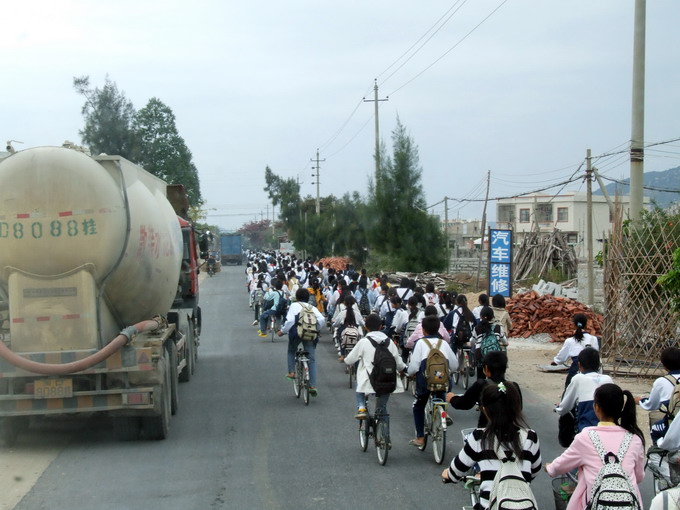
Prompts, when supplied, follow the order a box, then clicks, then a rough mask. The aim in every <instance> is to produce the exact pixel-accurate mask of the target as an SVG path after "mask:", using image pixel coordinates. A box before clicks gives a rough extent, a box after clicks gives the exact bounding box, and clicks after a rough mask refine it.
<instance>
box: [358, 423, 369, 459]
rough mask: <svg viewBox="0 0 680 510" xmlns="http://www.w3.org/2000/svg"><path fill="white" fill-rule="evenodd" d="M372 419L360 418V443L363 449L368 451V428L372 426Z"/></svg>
mask: <svg viewBox="0 0 680 510" xmlns="http://www.w3.org/2000/svg"><path fill="white" fill-rule="evenodd" d="M369 422H370V420H369V419H368V418H366V419H365V420H359V444H360V445H361V450H362V451H364V452H365V451H366V450H367V449H368V428H369V427H370V423H369Z"/></svg>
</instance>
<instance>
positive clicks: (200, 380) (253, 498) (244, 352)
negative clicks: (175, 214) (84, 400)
mask: <svg viewBox="0 0 680 510" xmlns="http://www.w3.org/2000/svg"><path fill="white" fill-rule="evenodd" d="M243 269H244V268H243V266H240V267H226V268H223V270H222V272H220V273H218V274H216V275H215V276H214V277H212V278H206V279H205V280H203V281H202V285H201V298H200V299H201V307H202V310H203V331H202V335H201V345H200V348H199V361H198V365H197V368H196V373H195V375H194V377H193V378H192V380H191V381H190V382H188V383H183V384H180V402H179V411H178V413H177V415H176V416H174V417H173V419H172V422H171V428H170V437H169V438H168V439H166V440H163V441H144V440H140V441H134V442H118V441H116V440H115V439H114V438H113V432H112V428H111V425H110V423H109V421H108V420H107V419H106V418H104V417H91V418H88V419H72V418H71V419H51V420H37V421H36V423H33V424H32V427H31V429H30V430H29V431H28V432H27V433H26V434H23V435H22V436H20V438H19V443H18V445H17V446H16V448H17V449H21V448H26V449H31V448H35V447H36V443H37V441H36V438H38V437H40V438H41V439H42V440H44V438H45V437H54V438H55V440H56V439H57V438H59V439H63V436H64V435H69V438H70V439H69V442H68V445H67V446H66V447H65V448H64V449H63V450H62V451H61V453H60V454H59V455H58V456H57V458H56V459H55V460H54V461H53V462H52V463H51V464H50V465H49V467H48V468H47V469H46V470H45V471H44V473H43V474H42V476H41V477H40V478H39V480H38V482H37V483H36V484H35V485H34V487H33V488H32V490H31V491H30V492H28V493H27V494H26V496H25V497H24V498H23V499H22V501H21V502H20V503H19V504H18V505H17V506H16V507H15V508H16V509H17V510H38V509H49V510H79V509H102V510H104V509H107V510H108V509H116V510H118V509H133V508H134V509H146V510H156V509H159V510H160V509H163V510H175V509H177V510H180V509H181V510H189V509H197V510H207V509H281V510H287V509H291V510H293V509H295V510H301V509H324V508H329V509H330V508H332V509H355V508H357V507H363V508H366V507H369V508H372V509H388V508H389V509H392V510H394V509H401V508H425V507H429V508H439V509H444V508H456V509H459V508H461V507H462V506H463V505H468V504H469V503H468V501H469V500H468V495H467V491H466V490H465V489H464V488H463V487H462V486H461V485H460V484H458V485H443V484H442V483H441V482H440V478H439V473H440V472H441V470H442V469H443V466H444V465H445V464H446V463H448V462H450V461H451V459H452V458H453V456H454V455H455V453H456V452H457V451H458V449H459V448H460V447H461V445H462V439H461V437H460V432H459V430H460V429H461V428H467V427H473V426H475V424H476V422H477V413H476V412H475V411H467V412H458V411H454V414H453V417H454V420H455V422H454V425H453V426H452V427H450V428H449V431H448V438H447V452H446V460H445V464H444V465H442V466H438V465H436V464H435V462H434V460H433V456H432V449H431V445H428V447H427V449H426V451H425V452H420V451H418V450H417V449H416V448H414V447H412V446H409V445H408V444H407V443H408V440H409V439H410V438H412V437H413V418H412V414H411V403H412V397H411V396H410V394H395V395H392V397H391V399H390V403H389V412H390V415H391V437H392V445H393V447H392V450H391V451H390V452H389V458H388V461H387V465H386V466H380V465H379V464H378V462H377V458H376V455H375V450H374V449H373V447H372V445H371V446H370V447H369V450H368V451H367V452H366V453H364V452H362V451H361V450H360V448H359V440H358V422H357V421H356V420H355V419H354V412H355V407H354V394H353V391H354V390H350V389H349V388H348V383H347V376H346V375H345V372H344V368H343V367H344V365H341V364H340V363H338V362H337V355H336V353H335V351H334V348H333V345H332V342H331V340H330V335H329V333H328V330H327V329H324V334H323V336H322V339H321V342H320V344H319V345H318V347H317V360H318V373H319V376H318V379H319V380H318V387H319V396H318V397H316V398H312V400H311V402H310V404H309V406H305V405H304V404H303V402H302V399H297V398H295V395H294V393H293V388H292V384H291V383H290V382H289V381H288V380H287V379H285V373H286V348H287V339H286V338H285V337H283V338H278V337H277V339H276V340H275V342H274V343H272V342H271V341H270V339H269V338H260V337H258V336H257V334H256V329H257V328H255V327H253V326H251V323H252V320H253V317H252V311H251V310H250V309H249V308H248V304H247V294H246V291H245V285H244V284H245V276H244V272H243ZM461 391H462V390H461ZM522 391H523V394H524V404H525V412H526V415H527V418H528V421H529V423H530V425H531V426H532V427H533V428H534V429H536V430H537V432H538V435H539V438H540V441H541V450H542V453H543V459H544V461H550V460H552V459H554V458H555V457H556V456H557V455H559V453H560V452H561V451H562V449H561V448H560V447H559V446H558V444H557V440H556V435H557V434H556V432H557V418H556V416H555V414H554V413H553V412H552V406H551V404H550V403H549V402H546V401H544V400H541V399H539V398H538V397H537V396H536V395H535V394H534V393H532V392H531V389H530V388H522ZM452 411H453V410H452ZM532 489H533V491H534V493H535V495H536V497H537V499H538V502H539V505H540V507H541V508H547V509H551V508H554V502H553V496H552V489H551V485H550V478H549V477H548V476H547V475H546V474H545V473H544V472H541V474H540V475H539V476H538V478H537V479H536V480H535V481H534V482H533V483H532ZM649 490H650V483H649V480H647V481H646V483H645V484H644V486H643V497H644V500H645V502H646V504H648V503H649V501H650V499H651V493H650V492H649ZM0 498H1V495H0Z"/></svg>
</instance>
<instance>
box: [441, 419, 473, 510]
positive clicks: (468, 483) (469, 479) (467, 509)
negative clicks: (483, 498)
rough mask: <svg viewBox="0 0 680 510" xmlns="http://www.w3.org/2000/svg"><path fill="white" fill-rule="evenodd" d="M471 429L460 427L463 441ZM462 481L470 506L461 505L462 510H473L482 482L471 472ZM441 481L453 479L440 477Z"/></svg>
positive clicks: (445, 481)
mask: <svg viewBox="0 0 680 510" xmlns="http://www.w3.org/2000/svg"><path fill="white" fill-rule="evenodd" d="M473 430H475V429H473V428H472V429H461V431H460V433H461V435H462V436H463V442H465V439H466V438H467V436H468V435H469V434H471V433H472V431H473ZM469 472H470V473H472V472H473V471H472V470H471V471H469ZM463 481H464V483H465V488H466V489H467V490H468V493H469V495H470V506H465V505H463V510H473V509H474V508H477V505H478V504H479V487H480V485H481V484H482V479H481V477H480V476H478V475H475V474H471V475H465V477H463ZM442 482H444V483H453V480H451V479H450V478H442Z"/></svg>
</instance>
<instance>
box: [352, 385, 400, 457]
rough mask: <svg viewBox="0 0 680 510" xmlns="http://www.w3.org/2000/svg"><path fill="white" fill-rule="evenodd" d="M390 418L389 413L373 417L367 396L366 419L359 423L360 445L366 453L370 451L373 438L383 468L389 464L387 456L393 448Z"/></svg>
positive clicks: (377, 414)
mask: <svg viewBox="0 0 680 510" xmlns="http://www.w3.org/2000/svg"><path fill="white" fill-rule="evenodd" d="M389 417H390V415H389V414H387V413H376V414H375V415H371V413H370V411H369V409H368V395H366V418H365V419H363V420H360V421H359V444H360V445H361V450H362V451H364V452H365V451H366V450H368V442H369V439H370V438H371V437H372V438H373V441H374V442H375V452H376V454H377V456H378V463H379V464H380V465H381V466H384V465H385V463H386V462H387V454H388V452H389V451H390V449H391V448H392V443H391V441H390V428H389V425H388V420H389Z"/></svg>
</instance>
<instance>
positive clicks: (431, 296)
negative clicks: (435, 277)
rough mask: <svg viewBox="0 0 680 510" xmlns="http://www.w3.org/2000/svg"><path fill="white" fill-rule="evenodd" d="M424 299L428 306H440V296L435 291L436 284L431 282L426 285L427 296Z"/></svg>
mask: <svg viewBox="0 0 680 510" xmlns="http://www.w3.org/2000/svg"><path fill="white" fill-rule="evenodd" d="M423 297H424V298H425V304H426V306H429V305H435V306H436V305H438V304H439V295H438V294H437V293H436V292H435V291H434V283H432V282H430V283H428V284H426V285H425V294H424V295H423Z"/></svg>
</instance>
